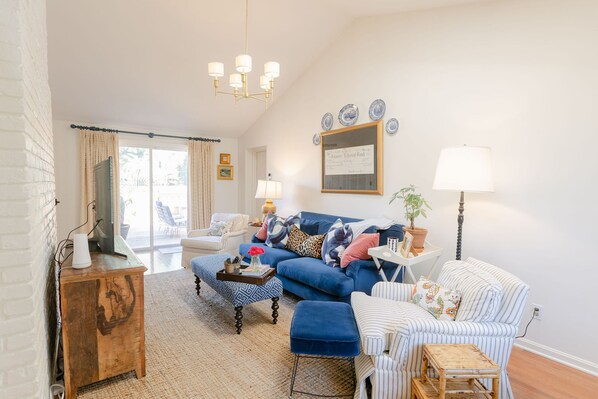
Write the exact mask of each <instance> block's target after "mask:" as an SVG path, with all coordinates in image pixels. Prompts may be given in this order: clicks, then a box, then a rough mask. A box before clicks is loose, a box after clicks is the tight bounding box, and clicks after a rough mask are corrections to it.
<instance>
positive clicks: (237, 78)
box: [228, 73, 243, 89]
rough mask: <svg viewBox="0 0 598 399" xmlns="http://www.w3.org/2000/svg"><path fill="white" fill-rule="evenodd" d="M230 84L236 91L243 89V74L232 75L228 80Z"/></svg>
mask: <svg viewBox="0 0 598 399" xmlns="http://www.w3.org/2000/svg"><path fill="white" fill-rule="evenodd" d="M228 84H229V85H230V87H232V88H235V89H239V88H241V87H243V80H242V78H241V74H239V73H231V74H230V76H229V79H228Z"/></svg>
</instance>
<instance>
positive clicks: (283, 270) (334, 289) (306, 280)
mask: <svg viewBox="0 0 598 399" xmlns="http://www.w3.org/2000/svg"><path fill="white" fill-rule="evenodd" d="M276 273H278V274H279V275H281V276H284V277H286V278H288V279H290V280H295V281H299V282H300V283H303V284H305V285H309V286H310V287H313V288H315V289H318V290H320V291H323V292H326V293H328V294H331V295H335V296H339V297H343V296H346V295H349V294H351V292H353V291H354V282H353V279H352V278H351V277H347V275H346V274H345V273H344V271H343V269H341V268H340V267H330V266H326V265H325V264H324V262H322V259H315V258H296V259H288V260H284V261H280V262H279V263H278V266H277V268H276Z"/></svg>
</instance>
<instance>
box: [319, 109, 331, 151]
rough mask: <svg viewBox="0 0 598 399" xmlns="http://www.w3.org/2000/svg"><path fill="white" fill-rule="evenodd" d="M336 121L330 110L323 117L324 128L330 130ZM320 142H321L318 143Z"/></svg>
mask: <svg viewBox="0 0 598 399" xmlns="http://www.w3.org/2000/svg"><path fill="white" fill-rule="evenodd" d="M333 123H334V117H333V116H332V114H331V113H330V112H327V113H325V114H324V116H323V117H322V130H324V131H328V130H330V129H332V124H333ZM318 144H320V143H318Z"/></svg>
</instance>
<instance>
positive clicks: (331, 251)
mask: <svg viewBox="0 0 598 399" xmlns="http://www.w3.org/2000/svg"><path fill="white" fill-rule="evenodd" d="M351 241H353V230H351V226H349V225H348V224H344V223H343V221H342V220H340V219H337V221H336V222H334V224H333V225H332V226H331V227H330V230H328V234H326V238H325V239H324V244H323V245H322V260H324V262H325V263H326V264H327V265H328V266H332V267H334V266H340V264H341V255H342V253H343V251H344V250H345V249H346V248H347V247H348V246H349V244H351Z"/></svg>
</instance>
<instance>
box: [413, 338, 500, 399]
mask: <svg viewBox="0 0 598 399" xmlns="http://www.w3.org/2000/svg"><path fill="white" fill-rule="evenodd" d="M429 367H431V368H432V369H433V370H434V371H435V372H436V373H437V374H438V378H432V377H430V376H429V373H428V371H429V370H428V368H429ZM484 378H487V379H492V390H489V389H487V388H486V387H485V386H484V384H483V383H482V382H481V381H480V379H484ZM499 382H500V367H498V365H497V364H496V363H494V362H493V361H492V360H491V359H490V358H489V357H488V356H486V355H485V354H484V353H482V351H480V349H479V348H478V347H477V346H475V345H472V344H454V345H428V344H426V345H424V356H423V361H422V378H421V379H419V378H414V379H413V380H412V391H411V398H412V399H416V398H417V399H435V398H438V399H445V397H446V395H447V394H453V395H455V394H456V395H458V396H456V397H458V398H488V399H489V398H492V399H498V389H499V388H498V387H499ZM451 397H453V398H454V397H455V396H451Z"/></svg>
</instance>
